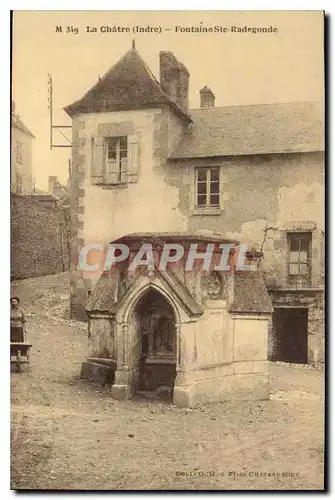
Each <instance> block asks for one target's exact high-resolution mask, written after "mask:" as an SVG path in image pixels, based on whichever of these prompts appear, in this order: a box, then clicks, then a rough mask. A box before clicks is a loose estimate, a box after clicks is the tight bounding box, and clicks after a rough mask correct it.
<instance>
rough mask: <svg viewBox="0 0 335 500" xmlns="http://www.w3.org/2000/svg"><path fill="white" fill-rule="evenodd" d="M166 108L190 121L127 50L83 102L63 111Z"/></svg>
mask: <svg viewBox="0 0 335 500" xmlns="http://www.w3.org/2000/svg"><path fill="white" fill-rule="evenodd" d="M159 105H169V106H170V107H171V108H172V109H173V110H174V111H175V112H176V113H177V114H179V115H180V116H182V117H185V118H186V119H187V120H188V121H189V122H190V121H191V120H190V117H189V115H188V114H187V112H186V111H185V110H183V109H182V108H181V107H180V106H179V105H178V104H177V103H176V102H174V101H172V100H171V99H170V97H169V96H168V95H167V94H166V93H165V92H164V91H163V89H162V88H161V86H160V84H159V83H158V81H157V80H156V78H155V77H154V76H153V74H152V73H151V71H150V69H149V68H148V67H147V65H146V64H145V62H144V61H143V59H142V58H141V56H140V55H139V53H138V52H137V50H136V49H135V47H133V48H132V49H130V50H129V51H128V52H127V53H126V54H125V55H124V56H123V57H122V58H121V59H120V60H119V61H118V62H117V63H116V64H115V65H114V66H113V67H112V68H111V69H110V70H109V71H108V72H107V73H106V74H105V75H104V76H103V77H102V78H101V79H99V81H98V82H97V83H96V85H94V87H92V88H91V89H90V90H89V91H88V92H87V93H86V94H85V95H84V97H83V98H82V99H79V100H78V101H76V102H74V103H73V104H70V105H69V106H67V107H66V108H64V110H65V111H66V112H67V113H68V114H69V115H70V116H72V115H75V114H76V113H96V112H103V111H124V110H132V109H143V108H152V107H157V106H159Z"/></svg>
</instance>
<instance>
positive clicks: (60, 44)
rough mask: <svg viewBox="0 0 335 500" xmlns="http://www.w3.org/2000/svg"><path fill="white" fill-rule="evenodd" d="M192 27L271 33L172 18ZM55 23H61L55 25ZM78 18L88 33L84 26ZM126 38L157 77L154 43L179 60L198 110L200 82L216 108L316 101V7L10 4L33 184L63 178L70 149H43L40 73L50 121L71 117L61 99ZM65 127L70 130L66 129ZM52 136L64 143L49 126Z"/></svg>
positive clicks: (319, 84)
mask: <svg viewBox="0 0 335 500" xmlns="http://www.w3.org/2000/svg"><path fill="white" fill-rule="evenodd" d="M201 23H202V24H201ZM200 25H201V26H212V27H213V26H222V27H228V28H230V27H231V26H237V27H241V28H243V27H244V26H247V27H262V28H268V27H269V26H272V27H274V28H277V32H276V33H259V34H253V33H236V32H235V33H233V32H228V33H220V32H219V33H180V32H176V27H178V26H179V27H191V26H193V27H197V26H200ZM56 26H62V29H63V31H62V33H60V32H56ZM86 26H90V27H91V28H93V27H96V28H97V32H92V31H91V32H87V30H86ZM101 26H110V27H113V26H119V27H130V28H131V32H124V33H110V32H106V33H102V32H101V31H100V27H101ZM135 26H141V27H142V28H146V27H148V26H149V27H156V28H158V29H161V33H136V34H134V33H133V32H132V29H133V27H135ZM67 27H69V32H66V31H67ZM71 27H72V28H73V30H72V28H71ZM76 28H77V29H78V33H75V29H76ZM133 39H135V43H136V48H137V50H138V51H139V53H140V55H141V56H142V58H143V59H144V61H145V62H146V63H147V65H148V66H149V68H150V69H151V71H152V72H153V73H154V75H155V76H156V77H157V78H158V79H159V51H160V50H170V51H172V52H173V53H174V54H175V56H176V57H177V59H178V60H180V61H181V62H183V63H184V64H185V65H186V67H187V68H188V70H189V72H190V88H189V101H190V107H191V108H199V105H200V104H199V103H200V97H199V90H200V89H201V88H202V87H204V86H205V85H207V86H209V87H210V88H211V89H212V91H213V92H214V94H215V97H216V99H215V105H216V106H232V105H239V104H267V103H279V102H293V101H317V100H321V99H323V85H324V76H323V75H324V73H323V69H324V68H323V65H324V61H323V57H324V56H323V14H322V13H321V12H320V11H240V12H238V11H15V12H14V18H13V44H12V47H13V48H12V97H13V100H14V101H15V112H16V113H18V114H19V115H20V117H21V119H22V120H23V122H24V123H25V124H26V126H27V127H28V128H29V129H30V130H31V132H32V133H33V134H34V135H35V137H36V138H35V141H34V173H35V184H36V187H37V188H39V189H41V190H47V187H48V176H49V175H57V176H58V179H59V180H60V181H61V182H66V180H67V177H68V159H69V158H70V155H71V148H55V149H52V150H50V118H49V110H48V87H47V74H48V73H50V74H52V78H53V110H54V113H53V122H54V124H60V125H71V120H70V118H69V117H68V115H67V114H66V113H65V112H64V111H63V107H64V106H67V105H68V104H71V103H72V102H73V101H75V100H77V99H79V98H81V97H82V96H83V95H84V93H85V92H87V90H89V89H90V88H91V87H92V86H93V85H94V84H95V83H96V82H97V80H98V78H99V76H102V75H104V74H105V73H106V72H107V71H108V70H109V69H110V68H111V67H112V66H113V65H114V64H115V63H116V62H117V61H118V60H119V59H120V58H121V57H122V56H123V55H124V53H125V52H126V51H127V50H129V49H130V48H131V44H132V40H133ZM288 126H289V124H288ZM67 133H68V134H70V135H71V133H70V129H69V130H68V132H67ZM53 141H54V143H61V144H65V143H66V141H65V139H64V138H62V136H61V135H59V134H58V133H57V132H55V133H54V139H53Z"/></svg>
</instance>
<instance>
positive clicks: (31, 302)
mask: <svg viewBox="0 0 335 500" xmlns="http://www.w3.org/2000/svg"><path fill="white" fill-rule="evenodd" d="M68 290H69V282H68V275H67V274H61V275H57V276H48V277H41V278H35V279H28V280H24V281H21V282H16V283H13V286H12V291H13V292H15V293H16V294H17V295H19V296H20V298H21V302H22V305H23V306H24V308H25V309H26V311H27V313H28V322H29V340H30V341H31V343H32V344H33V348H32V352H31V364H30V365H29V366H27V365H26V366H25V367H24V368H23V372H22V373H14V372H13V373H11V428H12V432H11V488H12V489H46V490H52V489H57V490H59V489H61V490H250V489H252V490H254V489H260V490H273V489H279V490H301V489H302V490H321V489H323V420H324V412H323V373H322V372H321V371H319V370H316V369H310V368H305V367H299V368H298V367H292V366H280V365H276V364H271V366H270V373H271V399H270V400H269V401H261V402H254V403H253V402H243V403H241V402H231V403H216V404H212V405H203V406H199V407H198V408H196V409H192V410H183V409H178V408H176V407H175V406H173V405H172V404H170V403H165V402H162V401H160V402H158V401H155V400H140V399H135V400H132V401H129V402H119V401H114V400H113V399H112V398H111V397H110V388H109V387H108V386H105V387H101V386H99V385H96V384H93V383H91V382H87V381H83V380H80V379H79V378H78V375H79V372H80V366H81V362H82V361H83V360H84V359H85V354H86V346H87V332H86V325H85V324H83V323H79V322H76V321H71V320H68V319H65V318H66V317H68V311H67V307H68Z"/></svg>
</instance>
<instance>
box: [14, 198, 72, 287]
mask: <svg viewBox="0 0 335 500" xmlns="http://www.w3.org/2000/svg"><path fill="white" fill-rule="evenodd" d="M68 268H69V256H68V246H67V226H66V219H65V218H64V214H63V212H62V211H61V210H60V209H56V208H50V207H46V206H45V205H43V204H42V203H41V202H39V201H37V200H32V199H31V198H30V197H27V196H21V195H18V194H14V193H12V194H11V278H12V279H22V278H29V277H32V276H43V275H47V274H56V273H61V272H64V271H66V270H68Z"/></svg>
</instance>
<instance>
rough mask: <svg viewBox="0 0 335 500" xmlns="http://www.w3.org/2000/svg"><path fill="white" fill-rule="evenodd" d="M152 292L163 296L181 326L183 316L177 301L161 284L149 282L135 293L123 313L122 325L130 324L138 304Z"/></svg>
mask: <svg viewBox="0 0 335 500" xmlns="http://www.w3.org/2000/svg"><path fill="white" fill-rule="evenodd" d="M150 290H155V291H156V292H158V293H160V294H161V295H163V297H164V298H165V299H166V300H167V302H168V303H169V304H170V306H171V307H172V309H173V312H174V315H175V319H176V324H177V325H179V324H180V322H181V316H180V312H179V308H178V306H177V304H176V302H175V300H174V299H173V297H171V295H170V294H169V293H168V291H166V290H165V289H164V288H163V287H161V286H160V285H159V284H157V283H153V282H149V283H146V284H145V285H142V286H141V287H140V288H139V289H138V290H136V291H135V292H134V294H133V296H131V297H130V298H129V299H128V301H129V302H128V304H127V305H126V307H125V308H124V311H123V315H122V320H121V321H122V323H128V322H129V318H130V316H131V314H132V313H133V311H134V310H135V309H136V306H137V304H138V303H139V301H140V300H141V298H142V297H144V295H145V294H146V293H147V292H148V291H150Z"/></svg>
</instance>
